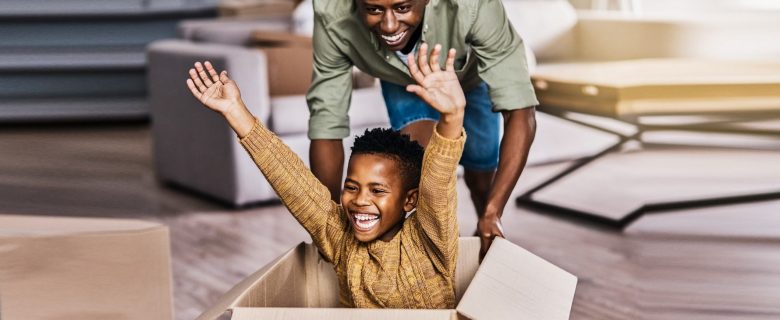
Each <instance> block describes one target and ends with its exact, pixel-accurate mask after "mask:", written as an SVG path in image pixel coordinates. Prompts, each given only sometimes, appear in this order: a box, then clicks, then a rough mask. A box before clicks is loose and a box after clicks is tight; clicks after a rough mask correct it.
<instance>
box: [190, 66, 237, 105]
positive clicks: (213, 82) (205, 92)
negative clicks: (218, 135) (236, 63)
mask: <svg viewBox="0 0 780 320" xmlns="http://www.w3.org/2000/svg"><path fill="white" fill-rule="evenodd" d="M204 66H205V67H204ZM189 74H190V78H189V79H187V87H189V88H190V91H191V92H192V95H193V96H195V98H197V99H198V101H200V102H201V103H203V104H204V105H205V106H207V107H209V108H210V109H211V110H214V111H216V112H219V113H221V114H223V115H225V114H228V113H230V112H231V111H233V109H235V108H237V107H238V106H239V101H241V93H240V91H239V90H238V86H237V85H236V83H235V82H234V81H233V80H231V79H230V78H228V76H227V71H222V73H220V74H217V71H216V70H214V66H212V65H211V62H208V61H206V62H205V63H203V64H201V63H200V62H195V68H190V70H189Z"/></svg>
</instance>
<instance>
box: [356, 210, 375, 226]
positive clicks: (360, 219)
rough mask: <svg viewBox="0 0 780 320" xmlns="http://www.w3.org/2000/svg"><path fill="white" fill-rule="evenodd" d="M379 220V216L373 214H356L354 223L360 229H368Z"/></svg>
mask: <svg viewBox="0 0 780 320" xmlns="http://www.w3.org/2000/svg"><path fill="white" fill-rule="evenodd" d="M378 222H379V216H377V215H373V214H356V215H355V223H356V224H357V225H358V227H360V228H361V229H370V228H371V227H373V226H374V225H376V224H377V223H378Z"/></svg>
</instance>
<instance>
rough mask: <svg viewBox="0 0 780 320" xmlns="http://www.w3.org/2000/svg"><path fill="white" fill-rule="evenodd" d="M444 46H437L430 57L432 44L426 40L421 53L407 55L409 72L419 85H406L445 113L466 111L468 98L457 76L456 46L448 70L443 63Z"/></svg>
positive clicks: (446, 63) (450, 54)
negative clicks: (429, 52)
mask: <svg viewBox="0 0 780 320" xmlns="http://www.w3.org/2000/svg"><path fill="white" fill-rule="evenodd" d="M440 54H441V45H438V44H437V45H435V46H434V47H433V51H432V52H431V54H430V59H428V45H427V44H425V43H423V44H422V45H420V49H419V50H418V53H417V57H416V58H417V61H415V57H414V55H411V54H410V55H409V56H408V57H407V65H408V66H409V72H410V73H411V75H412V78H413V79H414V81H415V82H417V84H411V85H408V86H406V91H409V92H413V93H415V94H416V95H417V96H419V97H420V98H421V99H423V101H425V102H426V103H428V104H429V105H431V107H433V108H434V109H436V111H439V113H441V114H442V115H443V116H444V115H457V114H462V113H463V110H464V108H465V107H466V97H465V95H464V94H463V89H462V88H461V86H460V82H459V81H458V77H457V76H456V75H455V66H454V65H455V49H450V50H449V52H448V53H447V61H446V62H445V67H444V70H442V69H441V67H440V66H439V55H440Z"/></svg>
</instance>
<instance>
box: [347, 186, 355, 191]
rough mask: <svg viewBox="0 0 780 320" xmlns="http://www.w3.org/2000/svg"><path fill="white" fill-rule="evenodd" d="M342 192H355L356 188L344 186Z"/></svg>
mask: <svg viewBox="0 0 780 320" xmlns="http://www.w3.org/2000/svg"><path fill="white" fill-rule="evenodd" d="M344 190H349V191H355V190H357V187H354V186H344Z"/></svg>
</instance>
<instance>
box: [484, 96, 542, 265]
mask: <svg viewBox="0 0 780 320" xmlns="http://www.w3.org/2000/svg"><path fill="white" fill-rule="evenodd" d="M502 115H503V116H504V137H503V139H502V140H501V151H500V154H499V158H498V170H497V171H496V178H495V180H493V185H492V186H491V188H490V192H489V193H488V200H487V204H486V205H485V212H484V213H485V214H484V216H483V217H482V218H481V219H480V220H479V222H478V223H477V232H479V236H480V238H481V239H482V250H481V251H480V256H484V255H485V253H487V250H488V249H489V248H490V242H492V241H493V238H495V237H496V236H499V237H504V232H503V229H502V227H501V216H503V214H504V207H505V206H506V203H507V201H508V200H509V196H510V195H511V193H512V190H513V189H514V188H515V185H516V184H517V180H518V179H519V178H520V174H521V173H522V172H523V168H525V164H526V161H527V160H528V151H529V150H530V149H531V144H532V143H533V141H534V136H535V135H536V116H535V110H534V108H523V109H516V110H512V111H503V112H502Z"/></svg>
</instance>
